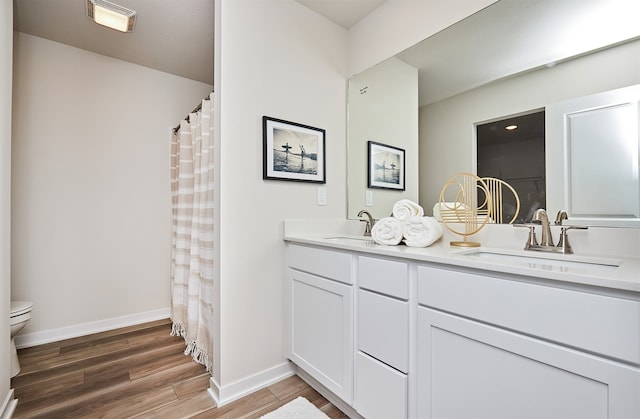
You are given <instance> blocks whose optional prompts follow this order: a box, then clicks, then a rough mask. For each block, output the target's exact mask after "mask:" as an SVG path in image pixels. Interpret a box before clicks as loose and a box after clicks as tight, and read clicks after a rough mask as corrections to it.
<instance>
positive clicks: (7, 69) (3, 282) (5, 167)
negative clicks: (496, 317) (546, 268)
mask: <svg viewBox="0 0 640 419" xmlns="http://www.w3.org/2000/svg"><path fill="white" fill-rule="evenodd" d="M12 49H13V3H12V2H10V1H2V2H0V313H1V314H0V336H2V340H1V341H0V416H2V415H3V413H4V412H3V410H4V409H8V406H7V405H6V404H5V403H7V402H8V399H7V398H8V397H9V386H10V378H11V373H10V372H9V342H10V340H9V316H8V315H7V313H9V310H10V308H9V304H10V303H9V302H10V297H9V296H10V294H11V288H10V283H11V281H10V277H11V267H10V262H11V251H10V245H11V240H10V234H11V72H12V67H11V63H12Z"/></svg>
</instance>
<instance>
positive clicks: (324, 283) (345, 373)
mask: <svg viewBox="0 0 640 419" xmlns="http://www.w3.org/2000/svg"><path fill="white" fill-rule="evenodd" d="M288 276H289V287H290V301H289V315H290V322H291V324H290V337H289V345H288V346H289V348H288V350H289V358H290V359H291V360H292V361H293V362H294V363H296V365H298V366H299V367H300V368H302V369H303V370H305V371H306V372H307V373H308V374H310V375H311V376H312V377H313V378H315V379H316V380H318V381H319V382H320V383H321V384H323V385H324V386H325V387H327V388H328V389H329V390H331V391H332V392H333V393H335V394H336V395H337V396H338V397H340V398H341V399H342V400H344V401H345V402H347V403H351V402H352V401H353V327H352V324H353V315H352V308H351V307H352V305H353V303H352V301H353V291H352V287H351V286H349V285H345V284H341V283H339V282H334V281H330V280H327V279H324V278H320V277H317V276H313V275H310V274H307V273H304V272H300V271H297V270H295V269H289V270H288Z"/></svg>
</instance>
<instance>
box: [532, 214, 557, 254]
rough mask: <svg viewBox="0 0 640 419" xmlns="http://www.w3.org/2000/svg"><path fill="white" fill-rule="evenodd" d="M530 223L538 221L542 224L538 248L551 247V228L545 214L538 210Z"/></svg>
mask: <svg viewBox="0 0 640 419" xmlns="http://www.w3.org/2000/svg"><path fill="white" fill-rule="evenodd" d="M531 220H532V221H540V222H541V223H542V239H541V241H540V246H553V245H554V244H553V237H552V236H551V226H550V225H549V217H548V216H547V212H546V211H545V210H544V209H542V208H539V209H537V210H536V212H534V213H533V218H532V219H531Z"/></svg>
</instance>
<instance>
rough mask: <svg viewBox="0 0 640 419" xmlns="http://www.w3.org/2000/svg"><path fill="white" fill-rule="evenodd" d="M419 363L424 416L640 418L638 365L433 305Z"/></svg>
mask: <svg viewBox="0 0 640 419" xmlns="http://www.w3.org/2000/svg"><path fill="white" fill-rule="evenodd" d="M417 365H418V377H417V386H418V388H417V392H418V395H417V399H418V417H420V418H444V417H446V418H471V417H473V418H496V419H497V418H563V419H569V418H576V419H578V418H579V419H586V418H612V419H614V418H638V417H640V397H638V395H639V394H640V369H638V368H634V367H631V366H627V365H624V364H621V363H616V362H613V361H609V360H605V359H603V358H598V357H596V356H593V355H589V354H586V353H582V352H579V351H575V350H572V349H569V348H565V347H562V346H559V345H555V344H552V343H548V342H545V341H541V340H538V339H534V338H530V337H527V336H524V335H520V334H517V333H513V332H509V331H507V330H504V329H500V328H496V327H493V326H488V325H486V324H483V323H478V322H475V321H472V320H468V319H464V318H461V317H457V316H454V315H450V314H446V313H443V312H439V311H436V310H432V309H427V308H419V312H418V354H417Z"/></svg>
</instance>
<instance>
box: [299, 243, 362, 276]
mask: <svg viewBox="0 0 640 419" xmlns="http://www.w3.org/2000/svg"><path fill="white" fill-rule="evenodd" d="M351 261H352V256H351V254H349V253H342V252H336V251H333V250H326V249H318V248H315V247H306V246H298V245H295V244H290V245H288V247H287V265H288V266H289V267H290V268H294V269H298V270H300V271H303V272H307V273H311V274H314V275H317V276H321V277H324V278H329V279H332V280H334V281H338V282H342V283H344V284H349V285H351V284H353V278H352V276H351Z"/></svg>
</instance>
